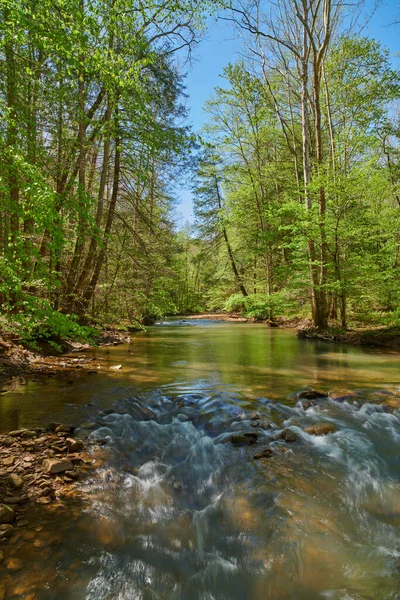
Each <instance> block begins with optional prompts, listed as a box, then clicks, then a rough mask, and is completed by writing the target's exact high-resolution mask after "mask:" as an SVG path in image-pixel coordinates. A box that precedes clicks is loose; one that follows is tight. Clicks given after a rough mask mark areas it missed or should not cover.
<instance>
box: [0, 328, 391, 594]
mask: <svg viewBox="0 0 400 600" xmlns="http://www.w3.org/2000/svg"><path fill="white" fill-rule="evenodd" d="M95 354H96V355H97V357H98V358H101V359H102V365H103V368H102V369H101V370H100V371H99V373H98V374H97V375H96V376H92V375H86V376H80V377H77V378H76V379H75V380H74V381H73V382H72V383H71V381H66V380H59V379H49V381H48V382H46V384H45V383H44V382H43V381H28V382H24V381H20V382H18V381H17V382H15V383H14V385H13V386H12V389H8V390H7V391H6V392H5V393H4V394H3V396H2V398H1V399H0V423H1V428H2V429H3V430H7V428H17V427H24V426H28V427H31V426H33V425H37V424H40V423H43V422H44V421H46V422H48V421H49V420H62V419H65V418H66V417H67V416H68V421H73V422H74V421H75V422H77V423H78V422H82V421H83V420H88V419H91V420H92V421H93V423H94V426H93V429H92V430H90V435H89V437H90V438H91V439H93V440H99V439H101V440H105V442H106V445H105V446H104V452H103V456H102V466H101V467H99V468H98V469H97V470H96V471H95V472H94V473H92V475H91V476H90V477H89V479H87V480H85V481H83V482H82V483H81V484H80V485H81V486H82V488H83V490H84V492H85V494H86V496H87V500H85V502H83V503H81V504H79V503H78V504H77V505H76V506H75V507H72V508H73V512H72V513H71V512H69V513H68V514H69V515H70V516H69V517H68V518H66V517H65V513H62V512H61V514H60V512H59V511H57V510H55V511H53V512H52V511H50V510H49V512H48V514H47V515H46V517H43V514H42V513H43V511H44V510H45V507H40V511H42V512H40V511H39V509H38V513H37V514H35V515H32V519H36V521H35V525H36V526H37V525H38V522H39V519H41V520H42V523H44V526H43V524H42V525H41V526H39V527H37V529H38V530H39V531H38V534H39V535H47V536H50V537H48V544H47V545H46V544H45V543H44V544H43V545H41V546H40V545H39V546H40V548H39V551H38V548H36V550H32V551H30V550H29V549H26V545H27V544H28V542H26V544H25V545H22V544H21V543H20V542H19V546H18V552H19V553H20V555H21V556H22V558H23V560H24V569H23V570H22V571H20V572H19V573H17V574H15V575H13V578H12V582H11V583H10V582H8V584H7V585H8V587H7V590H9V592H8V593H9V597H10V598H17V597H18V598H29V599H33V598H35V599H39V600H42V599H43V600H53V599H54V600H56V599H57V600H58V599H61V600H64V599H66V600H67V599H68V600H69V599H71V600H83V599H86V600H114V599H115V600H117V599H118V600H131V599H132V600H133V599H135V600H136V599H137V600H139V599H144V600H151V599H160V600H161V599H163V600H164V599H174V600H175V599H176V600H212V599H216V600H219V599H221V600H230V599H232V600H264V599H273V600H275V599H276V600H284V599H285V600H286V599H292V598H293V599H299V600H300V599H304V600H306V599H307V600H313V599H314V598H315V599H318V598H320V599H329V600H330V599H332V600H339V599H340V600H342V599H343V600H350V599H354V600H361V599H368V600H389V599H399V598H400V530H399V526H400V468H399V467H400V464H399V463H400V454H399V450H400V410H399V409H398V408H397V406H399V405H400V404H399V389H400V388H399V386H400V354H398V353H395V352H392V353H390V352H388V351H385V350H383V351H381V350H366V349H361V348H350V347H343V346H338V345H330V344H325V343H320V342H314V341H299V340H297V339H296V337H295V335H294V332H293V331H290V330H271V329H266V328H265V327H264V326H261V325H260V326H258V325H247V324H226V323H222V324H221V323H212V322H202V321H199V322H196V323H186V322H184V321H173V322H169V323H168V322H167V323H164V324H160V325H156V326H154V327H153V328H151V329H150V331H149V332H147V333H140V334H137V335H136V337H135V339H134V340H133V341H132V343H131V344H129V345H128V344H127V345H125V346H121V347H116V348H111V349H109V350H104V349H102V350H98V351H97V352H96V353H95ZM117 364H121V365H122V368H121V370H120V371H111V370H109V369H108V368H109V366H111V365H117ZM305 386H312V387H316V388H323V389H325V390H329V391H331V392H333V391H334V392H337V393H339V394H341V395H342V396H345V399H344V400H343V399H342V401H340V402H338V401H334V400H332V399H327V398H326V399H323V400H319V401H318V402H317V403H316V404H315V405H311V406H308V407H307V405H305V406H302V404H301V402H299V401H298V399H297V396H296V392H298V391H299V390H301V389H304V387H305ZM382 402H385V403H386V404H389V406H390V408H389V409H388V408H385V407H384V406H382ZM254 412H257V413H258V418H256V415H255V414H254ZM252 413H253V414H252ZM322 421H323V422H324V423H331V424H333V425H334V426H335V429H336V431H335V432H333V433H330V434H329V435H326V436H315V435H309V434H308V433H306V432H305V431H304V428H305V427H308V426H311V425H315V424H317V423H321V422H322ZM284 428H290V430H291V431H292V432H294V433H296V434H297V436H298V439H297V441H296V442H295V443H291V444H289V443H286V442H285V441H284V440H282V439H279V437H278V436H279V433H280V431H281V430H282V429H284ZM241 432H242V433H243V432H253V433H254V432H257V433H258V441H257V443H256V444H254V445H251V446H248V445H244V446H235V445H233V444H232V442H231V436H232V435H233V434H238V433H241ZM267 447H268V448H271V449H272V456H270V457H269V458H265V459H259V460H255V459H254V458H253V455H254V454H255V453H260V452H261V451H262V450H263V449H265V448H267ZM71 514H72V516H71ZM63 515H64V516H63ZM41 527H42V528H43V527H44V529H41ZM0 550H1V548H0ZM1 574H2V572H1V564H0V577H1Z"/></svg>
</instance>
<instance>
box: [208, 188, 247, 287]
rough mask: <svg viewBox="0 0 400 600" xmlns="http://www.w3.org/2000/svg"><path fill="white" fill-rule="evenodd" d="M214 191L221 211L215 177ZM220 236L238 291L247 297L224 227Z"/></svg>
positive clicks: (220, 199) (220, 200) (219, 193)
mask: <svg viewBox="0 0 400 600" xmlns="http://www.w3.org/2000/svg"><path fill="white" fill-rule="evenodd" d="M215 191H216V194H217V199H218V206H219V209H220V210H221V209H222V198H221V192H220V189H219V183H218V179H217V177H215ZM222 235H223V237H224V240H225V245H226V249H227V251H228V256H229V260H230V263H231V267H232V271H233V274H234V276H235V279H236V283H237V285H238V287H239V289H240V291H241V292H242V294H243V296H248V293H247V290H246V288H245V286H244V283H243V280H242V278H241V276H240V273H239V271H238V268H237V266H236V261H235V257H234V254H233V251H232V246H231V244H230V242H229V238H228V233H227V231H226V227H225V226H224V227H223V228H222Z"/></svg>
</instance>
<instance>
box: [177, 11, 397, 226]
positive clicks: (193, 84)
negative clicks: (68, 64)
mask: <svg viewBox="0 0 400 600" xmlns="http://www.w3.org/2000/svg"><path fill="white" fill-rule="evenodd" d="M373 6H374V0H367V2H366V7H365V13H366V14H371V11H372V7H373ZM396 7H397V8H396ZM396 15H399V20H400V1H399V2H397V1H396V0H387V1H386V2H381V3H380V5H379V7H378V8H377V9H376V11H375V13H374V15H373V17H372V19H371V20H370V22H369V24H368V26H367V28H366V29H365V31H364V32H363V33H364V34H365V35H369V36H370V37H374V38H376V39H378V40H380V41H381V42H382V43H383V44H384V45H385V46H386V47H387V48H388V49H389V51H390V53H391V55H392V57H393V64H394V66H396V67H397V68H399V66H400V58H398V57H397V56H396V53H398V52H400V44H399V38H400V23H399V24H398V25H391V23H392V22H393V20H394V19H395V18H396ZM239 48H240V42H239V40H238V39H237V37H236V34H235V31H234V29H233V27H232V26H230V25H229V23H227V22H226V21H218V22H215V21H214V20H212V21H210V26H209V30H208V32H207V34H206V36H205V37H204V39H203V40H202V42H201V43H200V44H199V46H198V47H197V49H196V51H195V57H194V61H193V64H192V66H191V68H190V69H189V72H188V75H187V78H186V86H187V90H186V93H187V94H188V96H189V97H188V100H187V106H188V108H189V111H190V113H189V121H190V123H191V125H192V127H193V130H194V131H195V132H198V131H199V130H200V129H201V127H202V126H203V125H204V123H205V121H206V115H205V113H204V112H203V106H204V103H205V102H206V100H208V98H209V97H210V96H211V94H212V93H213V90H214V88H215V87H216V86H218V85H223V80H222V79H221V74H222V71H223V69H224V67H225V66H226V65H227V64H228V63H229V62H234V61H235V60H236V59H237V58H238V51H239ZM179 196H180V204H179V205H178V206H177V210H176V212H177V216H178V222H179V225H182V226H183V225H184V224H185V222H186V221H189V222H192V220H193V205H192V197H191V193H190V191H189V190H188V189H184V188H182V189H181V190H180V192H179Z"/></svg>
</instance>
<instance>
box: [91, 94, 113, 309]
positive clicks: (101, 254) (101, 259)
mask: <svg viewBox="0 0 400 600" xmlns="http://www.w3.org/2000/svg"><path fill="white" fill-rule="evenodd" d="M114 118H115V130H116V137H115V159H114V176H113V189H112V194H111V199H110V205H109V207H108V214H107V221H106V226H105V229H104V238H103V246H102V248H101V250H100V252H99V254H98V256H97V259H96V262H95V265H94V271H93V275H92V277H91V279H90V282H89V285H88V286H87V288H86V290H85V294H84V299H83V305H84V306H85V307H87V306H88V305H89V303H90V301H91V299H92V297H93V294H94V291H95V289H96V286H97V282H98V280H99V277H100V271H101V267H102V266H103V262H104V258H105V256H106V252H107V245H108V238H109V236H110V233H111V227H112V224H113V221H114V214H115V206H116V204H117V199H118V190H119V180H120V174H121V173H120V172H121V136H120V132H119V127H120V125H119V111H118V98H117V99H116V107H115V111H114Z"/></svg>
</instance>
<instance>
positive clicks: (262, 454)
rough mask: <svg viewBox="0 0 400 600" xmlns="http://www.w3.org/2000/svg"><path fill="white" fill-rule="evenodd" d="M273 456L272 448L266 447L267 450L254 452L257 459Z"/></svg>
mask: <svg viewBox="0 0 400 600" xmlns="http://www.w3.org/2000/svg"><path fill="white" fill-rule="evenodd" d="M271 456H272V450H271V448H265V450H262V451H261V452H258V453H257V454H254V457H253V458H255V460H258V459H260V458H270V457H271Z"/></svg>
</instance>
